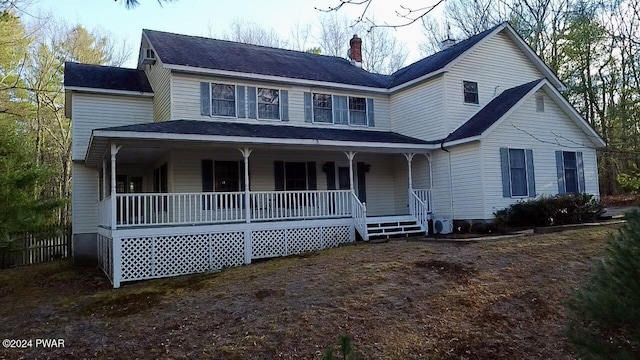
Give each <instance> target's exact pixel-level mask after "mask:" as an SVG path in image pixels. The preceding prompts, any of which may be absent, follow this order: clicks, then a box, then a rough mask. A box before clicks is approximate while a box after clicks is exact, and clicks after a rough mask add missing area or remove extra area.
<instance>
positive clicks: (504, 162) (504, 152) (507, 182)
mask: <svg viewBox="0 0 640 360" xmlns="http://www.w3.org/2000/svg"><path fill="white" fill-rule="evenodd" d="M500 170H501V171H502V197H506V198H508V197H511V176H509V149H507V148H500Z"/></svg>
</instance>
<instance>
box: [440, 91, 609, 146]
mask: <svg viewBox="0 0 640 360" xmlns="http://www.w3.org/2000/svg"><path fill="white" fill-rule="evenodd" d="M542 87H545V88H546V89H548V91H547V94H549V96H550V98H551V99H552V100H553V101H554V102H555V103H556V104H557V105H558V106H559V107H560V109H562V110H563V111H564V112H565V113H566V114H567V116H568V117H569V118H570V119H571V120H573V121H574V123H575V124H576V125H577V126H578V127H579V128H580V129H581V130H582V131H583V132H584V133H585V134H586V135H587V136H588V137H589V139H590V140H591V142H592V143H593V144H595V145H596V146H597V147H604V146H606V143H605V141H604V140H603V139H602V137H600V135H598V133H597V132H596V131H595V130H594V129H593V127H591V125H589V123H588V122H587V121H586V120H585V119H584V118H583V117H582V116H581V115H580V114H579V113H578V112H577V111H576V109H575V108H574V107H573V106H572V105H571V104H570V103H569V102H568V101H567V99H565V97H564V96H562V94H560V92H559V91H558V89H557V88H556V87H554V86H551V84H550V83H549V80H548V79H539V80H535V81H532V82H529V83H526V84H522V85H519V86H516V87H513V88H511V89H507V90H505V91H503V92H502V93H501V94H500V95H498V96H496V97H495V98H494V99H493V100H491V101H490V102H489V103H488V104H487V105H485V106H484V107H483V108H482V109H480V110H479V111H478V112H477V113H475V114H474V115H473V116H472V117H471V118H470V119H469V120H467V121H466V122H465V123H464V124H462V125H461V126H460V127H459V128H457V129H456V130H455V131H454V132H452V133H451V134H449V136H447V137H446V138H444V139H443V140H442V141H441V144H442V146H445V145H446V146H453V145H457V144H462V143H466V142H470V141H474V140H480V139H481V138H482V137H484V136H485V135H487V134H489V133H490V132H491V130H492V129H493V128H495V127H496V126H497V125H498V124H499V123H500V122H501V121H502V120H503V119H504V118H505V117H506V116H507V115H508V114H509V113H510V112H511V111H512V110H515V109H516V108H517V107H518V106H519V105H520V104H522V103H523V101H524V99H525V98H527V97H528V96H530V95H531V94H533V93H535V92H536V91H538V90H539V89H541V88H542Z"/></svg>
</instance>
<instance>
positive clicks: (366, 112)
mask: <svg viewBox="0 0 640 360" xmlns="http://www.w3.org/2000/svg"><path fill="white" fill-rule="evenodd" d="M349 98H360V99H364V124H354V123H352V122H351V110H349ZM347 113H349V115H347V117H348V119H349V124H348V125H349V126H356V127H369V104H368V101H367V98H366V97H360V96H347Z"/></svg>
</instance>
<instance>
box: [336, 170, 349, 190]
mask: <svg viewBox="0 0 640 360" xmlns="http://www.w3.org/2000/svg"><path fill="white" fill-rule="evenodd" d="M349 182H350V180H349V167H348V166H340V167H339V168H338V189H339V190H349V189H350V188H351V184H349Z"/></svg>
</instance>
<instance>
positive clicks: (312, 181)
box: [307, 161, 318, 190]
mask: <svg viewBox="0 0 640 360" xmlns="http://www.w3.org/2000/svg"><path fill="white" fill-rule="evenodd" d="M307 190H318V178H317V174H316V162H315V161H308V162H307Z"/></svg>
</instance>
